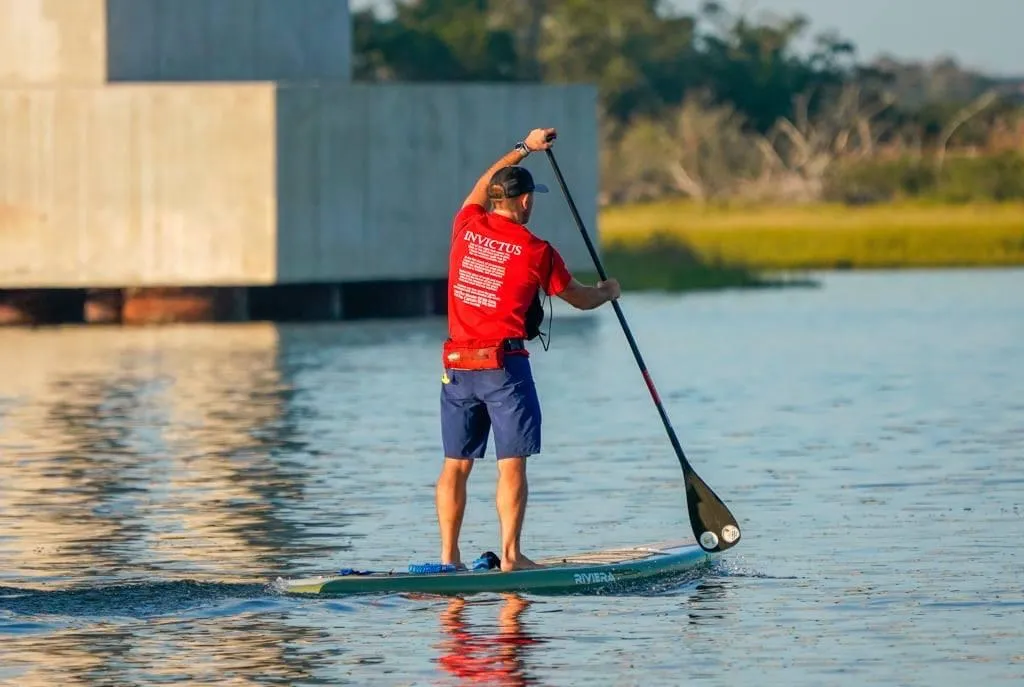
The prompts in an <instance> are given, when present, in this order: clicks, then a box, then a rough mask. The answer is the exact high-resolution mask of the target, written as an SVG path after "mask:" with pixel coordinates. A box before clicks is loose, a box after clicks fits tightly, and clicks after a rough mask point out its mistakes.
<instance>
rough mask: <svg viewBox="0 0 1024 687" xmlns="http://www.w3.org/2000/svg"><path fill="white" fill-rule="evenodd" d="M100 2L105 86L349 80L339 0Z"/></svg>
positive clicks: (345, 20)
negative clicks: (104, 9)
mask: <svg viewBox="0 0 1024 687" xmlns="http://www.w3.org/2000/svg"><path fill="white" fill-rule="evenodd" d="M13 1H14V2H18V1H19V0H13ZM66 1H67V2H70V3H74V2H81V1H82V0H66ZM106 3H107V25H106V27H107V30H106V33H107V36H108V52H107V58H108V78H109V79H110V81H251V80H257V81H310V80H342V81H348V80H349V79H350V78H351V20H350V17H349V9H348V2H345V1H344V0H341V1H339V0H106Z"/></svg>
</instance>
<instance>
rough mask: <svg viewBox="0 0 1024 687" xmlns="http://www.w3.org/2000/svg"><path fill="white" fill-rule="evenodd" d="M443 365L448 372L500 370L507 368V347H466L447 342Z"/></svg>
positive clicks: (498, 344) (500, 344) (497, 345)
mask: <svg viewBox="0 0 1024 687" xmlns="http://www.w3.org/2000/svg"><path fill="white" fill-rule="evenodd" d="M442 364H443V365H444V367H445V369H448V370H500V369H501V368H503V367H505V346H504V343H497V344H494V345H487V346H466V345H463V344H456V343H452V342H451V341H445V342H444V348H443V358H442Z"/></svg>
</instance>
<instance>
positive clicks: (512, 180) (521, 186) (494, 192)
mask: <svg viewBox="0 0 1024 687" xmlns="http://www.w3.org/2000/svg"><path fill="white" fill-rule="evenodd" d="M531 191H532V192H535V193H547V192H548V187H547V186H545V185H544V184H536V183H534V181H533V175H532V174H530V170H528V169H526V167H516V166H512V167H502V168H501V169H499V170H498V171H497V172H495V173H494V175H493V176H492V177H491V182H490V183H489V184H488V185H487V197H488V198H491V199H492V200H498V199H501V198H515V197H516V196H521V195H523V194H524V193H530V192H531Z"/></svg>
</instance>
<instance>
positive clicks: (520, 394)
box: [436, 128, 619, 571]
mask: <svg viewBox="0 0 1024 687" xmlns="http://www.w3.org/2000/svg"><path fill="white" fill-rule="evenodd" d="M555 136H556V132H555V130H554V129H553V128H539V129H534V130H533V131H531V132H530V133H529V135H528V136H527V137H526V138H525V139H524V140H523V141H520V142H519V143H517V144H516V145H515V147H514V148H513V149H512V150H511V151H509V152H508V153H506V154H505V155H504V156H502V157H501V159H499V160H498V161H497V162H495V163H494V164H493V165H491V166H490V167H489V168H488V169H487V171H486V172H484V173H483V175H481V176H480V178H479V179H478V180H477V182H476V184H475V185H474V186H473V189H472V191H470V193H469V195H468V196H467V197H466V199H465V201H464V202H463V204H462V208H461V209H460V210H459V212H458V213H457V214H456V215H455V220H454V223H453V226H452V236H451V252H450V255H449V267H448V338H447V340H446V341H445V342H444V346H443V353H442V356H443V359H442V363H443V367H444V370H445V372H444V376H443V377H442V385H441V438H442V444H443V448H444V455H445V459H444V466H443V468H442V470H441V476H440V477H439V479H438V481H437V490H436V505H437V519H438V525H439V526H440V530H441V562H442V563H446V564H455V565H459V566H461V565H462V558H461V552H460V551H459V531H460V530H461V528H462V518H463V514H464V513H465V509H466V483H467V481H468V479H469V474H470V472H471V471H472V469H473V464H474V462H475V461H476V460H477V459H479V458H482V457H483V456H484V453H485V451H486V449H487V440H488V435H489V434H490V432H491V430H492V429H493V431H494V447H495V454H496V457H497V463H498V486H497V494H496V498H495V501H496V505H497V510H498V518H499V520H500V523H501V569H502V570H505V571H509V570H520V569H526V568H534V567H538V566H537V564H536V563H534V562H533V561H532V560H530V559H529V558H528V557H526V556H525V555H523V552H522V550H521V549H520V543H519V540H520V534H521V532H522V527H523V520H524V516H525V512H526V502H527V494H528V488H527V479H526V459H527V458H528V457H529V456H532V455H536V454H538V453H540V449H541V409H540V402H539V400H538V396H537V389H536V386H535V385H534V380H533V374H532V371H531V368H530V361H529V353H528V352H527V349H526V345H525V341H526V339H527V311H528V310H529V309H530V306H531V304H532V303H533V302H534V299H535V298H536V297H537V294H538V289H544V292H545V293H546V294H548V295H549V296H557V297H559V298H561V299H562V300H564V301H565V302H567V303H569V304H570V305H571V306H573V307H574V308H577V309H580V310H592V309H594V308H597V307H599V306H601V305H603V304H605V303H608V302H610V301H612V300H614V299H616V298H618V297H619V284H618V282H617V281H616V280H614V279H609V280H608V281H605V282H599V283H598V284H597V285H596V286H586V285H584V284H581V283H580V282H579V281H577V280H576V279H575V278H574V277H573V276H572V274H571V273H570V272H569V270H568V269H567V268H566V265H565V262H564V260H563V259H562V256H561V255H560V254H559V253H558V251H557V250H556V249H555V248H554V247H553V246H552V245H551V244H550V243H548V242H547V241H543V240H541V239H539V238H538V237H536V236H535V235H534V234H533V233H532V232H531V231H530V230H529V229H528V228H527V226H526V224H527V222H528V221H529V219H530V213H531V212H532V210H533V203H534V194H535V193H547V191H548V189H547V187H545V186H543V185H539V184H536V183H534V180H533V176H532V175H531V174H530V172H529V171H528V170H527V169H525V168H524V167H520V166H518V165H519V163H520V162H522V161H523V160H524V159H525V158H526V157H527V156H528V155H529V154H530V153H533V152H537V151H542V150H547V149H548V148H550V147H551V145H552V143H553V142H554V140H555ZM488 205H489V207H488Z"/></svg>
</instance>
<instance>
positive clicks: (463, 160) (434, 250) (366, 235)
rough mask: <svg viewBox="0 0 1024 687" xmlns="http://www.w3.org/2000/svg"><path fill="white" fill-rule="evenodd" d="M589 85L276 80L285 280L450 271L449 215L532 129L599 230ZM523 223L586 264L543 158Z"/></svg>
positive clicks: (574, 264)
mask: <svg viewBox="0 0 1024 687" xmlns="http://www.w3.org/2000/svg"><path fill="white" fill-rule="evenodd" d="M596 98H597V94H596V90H595V89H594V88H592V87H589V86H535V85H530V86H526V85H504V84H503V85H482V84H461V85H438V84H430V85H411V84H403V85H358V84H355V85H351V86H342V87H324V88H310V87H305V86H294V87H282V88H280V89H279V90H278V97H277V102H278V119H277V135H278V158H277V159H278V172H277V179H278V200H279V205H278V207H279V224H278V226H279V231H278V273H277V280H278V282H280V283H288V282H303V281H311V280H313V281H319V280H323V281H336V280H356V279H404V278H431V277H439V276H442V277H443V276H444V273H445V268H446V265H447V256H448V245H449V235H450V232H451V222H452V217H453V216H454V214H455V212H457V211H458V208H459V206H460V205H461V203H462V201H463V199H464V198H465V196H466V194H468V193H469V191H470V189H471V188H472V186H473V184H474V183H475V182H476V180H477V178H478V177H479V176H480V175H481V174H482V173H483V172H484V171H485V170H486V169H487V167H489V166H490V165H491V163H493V162H494V161H495V160H497V159H498V158H499V157H500V156H501V155H503V154H504V153H506V152H508V151H509V150H510V149H511V148H512V146H513V145H514V143H515V142H516V141H517V140H519V139H521V138H523V137H525V136H526V134H527V133H528V132H529V131H530V129H532V128H534V127H536V126H554V127H558V128H559V131H560V132H561V133H560V137H559V140H558V143H557V148H556V155H557V158H558V163H559V166H560V167H561V168H562V172H563V174H564V175H565V177H566V183H567V184H568V186H569V190H570V192H571V193H572V195H573V198H574V200H575V201H576V203H577V205H578V207H579V210H580V214H581V216H582V217H583V220H584V222H585V224H586V226H587V229H588V231H590V232H592V235H594V236H596V231H597V226H596V210H597V202H596V199H597V192H598V159H597V155H598V153H597V151H598V132H597V100H596ZM524 164H525V166H527V167H528V168H529V169H530V170H531V171H532V172H533V174H534V176H535V178H536V179H537V181H538V182H540V183H547V185H548V186H549V187H550V188H551V190H552V193H550V194H548V195H547V196H538V202H537V204H536V207H535V210H534V215H533V218H532V220H531V222H530V225H531V228H532V229H533V230H534V231H535V232H536V233H537V234H538V235H540V236H542V237H544V238H546V239H548V240H550V241H552V243H553V244H554V245H555V246H556V247H557V248H558V249H559V250H560V251H562V253H563V255H564V256H565V258H566V260H567V262H568V263H569V265H570V267H571V268H575V269H587V268H589V267H590V266H591V261H590V257H589V254H588V253H587V251H586V246H585V244H584V243H583V240H582V238H581V237H580V236H579V231H578V230H577V228H576V226H575V224H574V223H573V220H572V215H571V214H570V212H569V209H568V206H567V205H566V202H565V200H564V199H563V198H562V195H561V192H560V191H559V190H558V187H557V183H556V180H555V177H554V174H553V173H552V171H551V167H550V165H549V164H548V162H547V159H546V156H545V155H543V154H537V155H533V156H530V157H529V158H527V160H526V162H525V163H524Z"/></svg>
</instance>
